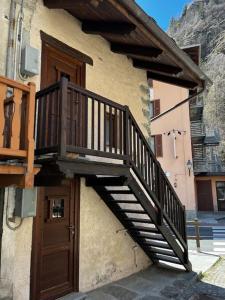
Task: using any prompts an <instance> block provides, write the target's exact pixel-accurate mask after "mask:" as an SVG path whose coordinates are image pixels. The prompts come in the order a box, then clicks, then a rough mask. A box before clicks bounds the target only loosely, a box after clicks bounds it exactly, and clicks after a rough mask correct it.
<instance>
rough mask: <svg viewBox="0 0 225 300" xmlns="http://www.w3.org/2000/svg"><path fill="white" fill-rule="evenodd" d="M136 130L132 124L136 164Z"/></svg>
mask: <svg viewBox="0 0 225 300" xmlns="http://www.w3.org/2000/svg"><path fill="white" fill-rule="evenodd" d="M136 147H137V145H136V131H135V126H134V125H133V152H134V164H135V166H136V165H137V153H136Z"/></svg>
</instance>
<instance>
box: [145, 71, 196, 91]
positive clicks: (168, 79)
mask: <svg viewBox="0 0 225 300" xmlns="http://www.w3.org/2000/svg"><path fill="white" fill-rule="evenodd" d="M147 77H148V79H153V80H158V81H161V82H165V83H168V84H173V85H177V86H180V87H183V88H187V89H194V88H196V87H197V86H198V83H196V82H194V81H189V80H184V79H181V78H177V77H172V76H167V75H162V74H159V73H154V72H147Z"/></svg>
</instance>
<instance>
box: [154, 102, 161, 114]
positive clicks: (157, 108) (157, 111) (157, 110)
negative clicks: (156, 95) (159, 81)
mask: <svg viewBox="0 0 225 300" xmlns="http://www.w3.org/2000/svg"><path fill="white" fill-rule="evenodd" d="M159 114H160V100H159V99H157V100H154V117H156V116H158V115H159Z"/></svg>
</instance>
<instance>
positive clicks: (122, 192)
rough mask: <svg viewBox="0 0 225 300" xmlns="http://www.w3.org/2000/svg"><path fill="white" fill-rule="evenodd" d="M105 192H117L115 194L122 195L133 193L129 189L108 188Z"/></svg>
mask: <svg viewBox="0 0 225 300" xmlns="http://www.w3.org/2000/svg"><path fill="white" fill-rule="evenodd" d="M107 192H108V193H109V194H111V195H112V194H117V195H124V194H127V195H130V194H133V192H132V191H131V190H108V189H107Z"/></svg>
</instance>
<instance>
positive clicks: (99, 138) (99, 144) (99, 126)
mask: <svg viewBox="0 0 225 300" xmlns="http://www.w3.org/2000/svg"><path fill="white" fill-rule="evenodd" d="M98 150H101V102H100V101H98Z"/></svg>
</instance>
